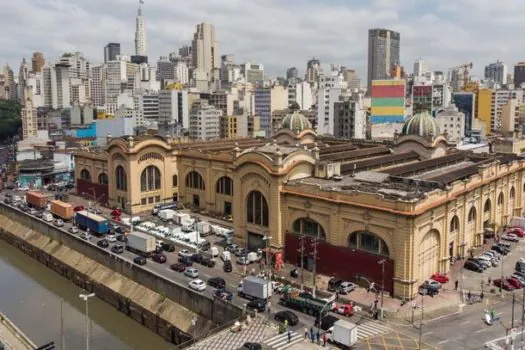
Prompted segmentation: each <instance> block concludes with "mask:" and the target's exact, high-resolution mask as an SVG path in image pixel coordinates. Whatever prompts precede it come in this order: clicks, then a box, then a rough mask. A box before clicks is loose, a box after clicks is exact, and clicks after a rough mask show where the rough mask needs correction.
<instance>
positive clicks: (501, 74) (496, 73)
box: [485, 60, 507, 85]
mask: <svg viewBox="0 0 525 350" xmlns="http://www.w3.org/2000/svg"><path fill="white" fill-rule="evenodd" d="M485 79H488V80H491V81H493V82H495V83H498V84H501V85H505V84H507V65H506V64H503V62H501V61H500V60H497V61H496V62H494V63H490V64H489V65H488V66H485Z"/></svg>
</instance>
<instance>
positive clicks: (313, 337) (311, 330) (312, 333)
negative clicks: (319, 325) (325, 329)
mask: <svg viewBox="0 0 525 350" xmlns="http://www.w3.org/2000/svg"><path fill="white" fill-rule="evenodd" d="M310 340H311V341H312V343H313V342H314V341H315V334H314V327H311V328H310Z"/></svg>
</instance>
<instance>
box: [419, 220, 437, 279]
mask: <svg viewBox="0 0 525 350" xmlns="http://www.w3.org/2000/svg"><path fill="white" fill-rule="evenodd" d="M439 252H440V237H439V232H438V231H437V230H430V231H429V232H427V233H426V234H425V235H424V236H423V239H422V240H421V243H420V244H419V281H420V282H423V281H425V280H426V279H428V278H430V276H432V274H433V273H434V272H439V255H440V253H439Z"/></svg>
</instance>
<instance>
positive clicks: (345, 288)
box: [339, 282, 355, 294]
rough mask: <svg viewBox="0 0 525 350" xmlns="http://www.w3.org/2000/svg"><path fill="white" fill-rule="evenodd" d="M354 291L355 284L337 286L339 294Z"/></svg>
mask: <svg viewBox="0 0 525 350" xmlns="http://www.w3.org/2000/svg"><path fill="white" fill-rule="evenodd" d="M354 289H355V284H354V283H352V282H343V283H341V284H340V285H339V293H341V294H347V293H350V292H351V291H353V290H354Z"/></svg>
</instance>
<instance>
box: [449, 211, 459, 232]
mask: <svg viewBox="0 0 525 350" xmlns="http://www.w3.org/2000/svg"><path fill="white" fill-rule="evenodd" d="M456 231H459V218H458V217H457V216H456V215H454V217H453V218H452V220H450V232H456Z"/></svg>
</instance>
